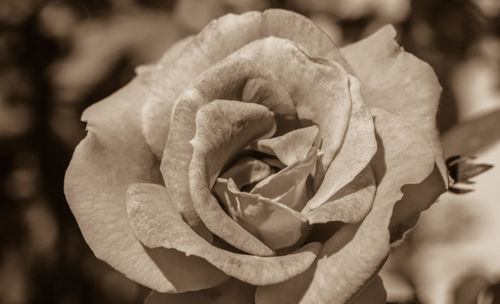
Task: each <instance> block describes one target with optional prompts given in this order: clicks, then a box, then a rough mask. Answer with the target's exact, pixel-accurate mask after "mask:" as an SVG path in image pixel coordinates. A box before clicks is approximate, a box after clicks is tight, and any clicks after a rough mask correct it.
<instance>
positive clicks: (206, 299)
mask: <svg viewBox="0 0 500 304" xmlns="http://www.w3.org/2000/svg"><path fill="white" fill-rule="evenodd" d="M254 294H255V286H252V285H249V284H245V283H243V282H241V281H238V280H235V279H230V280H228V281H227V282H226V283H224V284H221V285H219V286H216V287H214V288H211V289H206V290H200V291H193V292H186V293H181V294H168V293H158V292H152V293H151V294H150V295H149V296H148V297H147V298H146V300H145V301H144V303H145V304H165V303H168V304H235V303H238V304H253V303H254V300H253V299H254Z"/></svg>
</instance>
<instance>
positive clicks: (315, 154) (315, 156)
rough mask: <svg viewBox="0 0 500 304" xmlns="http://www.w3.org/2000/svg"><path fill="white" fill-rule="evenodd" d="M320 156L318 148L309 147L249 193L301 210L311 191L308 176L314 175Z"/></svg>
mask: <svg viewBox="0 0 500 304" xmlns="http://www.w3.org/2000/svg"><path fill="white" fill-rule="evenodd" d="M321 156H322V154H321V152H320V151H318V149H316V148H315V147H311V148H310V150H309V152H308V153H307V155H306V156H305V158H304V159H302V160H301V161H299V162H296V163H294V164H293V165H291V166H289V167H286V168H285V169H283V170H281V171H279V172H278V173H276V174H273V175H270V176H269V177H267V178H265V179H263V180H262V181H260V182H259V183H258V184H257V185H255V187H254V188H253V189H252V191H250V193H251V194H256V195H260V196H263V197H266V198H269V199H271V200H274V201H276V202H279V203H282V204H283V205H286V206H288V207H290V208H292V209H293V210H297V211H300V210H302V208H303V207H304V206H305V204H306V202H307V201H308V199H309V197H310V193H309V192H311V191H312V189H311V181H310V177H312V176H314V172H315V169H316V163H317V162H318V161H319V160H321Z"/></svg>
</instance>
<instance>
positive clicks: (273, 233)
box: [214, 178, 309, 250]
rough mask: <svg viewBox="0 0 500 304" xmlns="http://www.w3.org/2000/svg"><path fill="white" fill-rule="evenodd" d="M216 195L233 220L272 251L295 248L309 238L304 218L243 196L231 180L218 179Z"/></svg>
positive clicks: (262, 199) (255, 197) (264, 200)
mask: <svg viewBox="0 0 500 304" xmlns="http://www.w3.org/2000/svg"><path fill="white" fill-rule="evenodd" d="M214 192H215V193H216V194H217V196H218V197H219V198H220V201H221V202H222V203H223V204H224V206H225V207H226V210H227V211H228V212H229V214H230V215H231V217H232V218H233V219H234V220H235V221H236V222H237V223H238V224H240V225H241V226H242V227H244V228H245V229H246V230H247V231H248V232H250V233H252V234H253V235H254V236H256V237H258V238H259V239H260V240H261V241H262V242H264V244H266V245H267V246H269V248H271V249H274V250H278V249H283V248H289V247H292V246H293V245H295V244H297V243H299V242H300V241H303V240H304V239H305V237H306V236H307V232H308V231H309V225H308V223H307V220H306V218H305V217H304V216H303V215H302V214H300V213H299V212H297V211H295V210H293V209H290V208H289V207H287V206H285V205H282V204H280V203H277V202H274V201H272V200H270V199H268V198H266V197H263V196H260V195H257V194H251V193H247V192H240V191H239V190H238V188H237V187H236V185H235V183H234V182H233V180H231V179H229V180H227V179H223V178H219V179H217V183H216V184H215V187H214Z"/></svg>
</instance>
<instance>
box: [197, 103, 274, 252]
mask: <svg viewBox="0 0 500 304" xmlns="http://www.w3.org/2000/svg"><path fill="white" fill-rule="evenodd" d="M275 131H276V124H275V120H274V115H273V113H272V112H271V111H269V110H268V109H267V108H266V107H264V106H261V105H258V104H252V103H243V102H237V101H230V100H215V101H213V102H211V103H209V104H206V105H204V106H202V107H201V108H200V109H199V111H198V113H197V114H196V134H195V137H194V138H193V139H192V140H191V145H192V146H193V158H192V160H191V164H190V165H189V185H190V189H191V198H192V200H193V206H194V208H195V210H196V212H197V214H198V215H199V216H200V218H201V220H202V221H203V223H205V225H206V226H207V227H208V229H210V231H212V232H213V233H214V234H216V235H217V236H219V237H220V238H222V239H223V240H225V241H226V242H228V243H229V244H231V245H232V246H234V247H236V248H238V249H240V250H243V251H245V252H248V253H250V254H255V255H261V256H266V255H272V254H274V252H273V251H272V250H270V249H269V248H268V247H267V246H265V245H264V244H263V243H262V242H260V241H259V240H258V239H257V238H255V237H254V236H252V235H251V234H250V233H248V232H247V231H246V230H245V229H243V228H242V227H241V226H240V225H238V224H237V223H236V222H235V221H233V220H232V219H231V218H230V217H229V216H228V215H227V214H226V213H225V212H224V210H222V208H221V207H220V205H219V203H218V201H217V200H216V198H215V197H214V196H213V195H212V194H211V192H210V190H211V189H212V187H213V186H214V184H215V181H216V179H217V177H218V176H219V174H220V172H221V171H222V168H223V167H224V166H225V165H226V164H227V163H228V162H229V161H230V160H231V159H233V158H234V157H235V155H236V154H237V153H238V152H239V151H241V150H242V149H243V148H244V147H245V146H246V145H248V143H250V142H253V141H254V140H257V139H259V138H261V137H269V136H271V135H272V134H274V132H275Z"/></svg>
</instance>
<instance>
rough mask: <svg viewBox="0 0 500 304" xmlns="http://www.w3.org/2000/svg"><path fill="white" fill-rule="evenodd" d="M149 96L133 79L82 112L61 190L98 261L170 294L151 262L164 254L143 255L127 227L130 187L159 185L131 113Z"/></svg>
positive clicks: (154, 165)
mask: <svg viewBox="0 0 500 304" xmlns="http://www.w3.org/2000/svg"><path fill="white" fill-rule="evenodd" d="M148 94H149V91H148V90H147V89H146V88H145V87H144V86H143V85H142V84H141V83H140V81H139V80H138V79H135V80H133V81H132V82H131V83H129V84H128V85H127V86H125V87H124V88H122V89H121V90H119V91H118V92H116V93H115V94H113V95H111V96H110V97H108V98H106V99H104V100H102V101H101V102H99V103H96V104H94V105H92V106H91V107H90V108H88V109H87V110H86V111H85V112H84V113H83V116H82V120H84V121H87V122H88V123H87V131H88V133H87V136H86V137H85V138H84V139H83V140H82V141H81V143H80V144H79V145H78V146H77V148H76V150H75V152H74V154H73V158H72V160H71V163H70V164H69V167H68V169H67V171H66V176H65V180H64V192H65V195H66V199H67V201H68V204H69V206H70V208H71V210H72V212H73V214H74V216H75V218H76V220H77V222H78V225H79V227H80V229H81V231H82V234H83V236H84V238H85V240H86V241H87V243H88V244H89V246H90V248H91V249H92V251H93V252H94V254H95V255H96V256H97V257H98V258H100V259H102V260H104V261H106V262H107V263H109V264H110V265H111V266H112V267H114V268H115V269H117V270H119V271H121V272H123V273H124V274H125V275H126V276H127V277H129V278H131V279H132V280H135V281H137V282H139V283H141V284H143V285H146V286H148V287H150V288H152V289H155V290H160V291H175V287H174V286H173V285H172V283H171V282H170V281H169V279H168V278H166V277H165V275H164V273H163V272H162V269H160V268H161V267H159V266H158V265H157V263H156V260H157V259H158V258H159V259H162V258H163V257H162V256H163V254H159V255H155V256H151V255H150V254H149V253H148V252H146V251H145V249H144V248H143V246H142V245H141V244H140V243H139V241H138V240H137V239H136V238H135V236H134V234H133V232H132V230H131V229H130V226H129V224H128V221H127V214H126V207H125V191H126V188H127V186H128V185H129V184H130V183H135V182H155V183H156V182H157V183H161V177H160V173H159V170H158V162H157V161H156V159H155V157H154V156H153V154H152V153H151V150H150V148H149V147H148V145H147V144H146V142H145V141H144V138H143V137H142V133H141V128H140V121H139V118H138V117H137V115H136V114H137V113H138V112H139V111H140V109H141V107H142V105H143V103H144V96H147V95H148ZM205 288H206V287H205Z"/></svg>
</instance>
